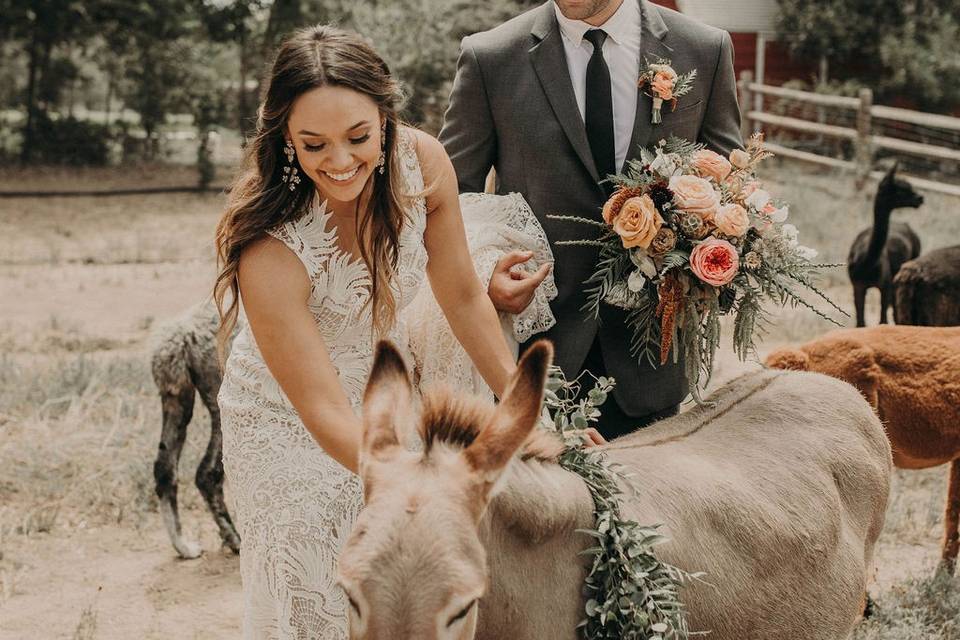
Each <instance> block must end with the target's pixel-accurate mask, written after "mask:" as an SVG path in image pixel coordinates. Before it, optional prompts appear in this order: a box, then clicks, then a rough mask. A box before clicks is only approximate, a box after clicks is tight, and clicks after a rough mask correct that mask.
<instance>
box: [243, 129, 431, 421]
mask: <svg viewBox="0 0 960 640" xmlns="http://www.w3.org/2000/svg"><path fill="white" fill-rule="evenodd" d="M399 157H400V161H401V169H402V171H403V176H404V182H405V186H406V189H407V193H410V194H419V193H421V192H422V191H423V187H424V184H423V176H422V174H421V172H420V164H419V162H418V160H417V156H416V150H415V149H414V147H413V141H412V140H410V139H409V138H406V137H401V144H400V147H399ZM406 213H407V217H406V220H405V221H404V224H403V228H402V230H401V234H400V251H399V260H398V265H397V274H396V276H395V277H394V279H393V282H392V283H391V286H392V289H393V296H394V300H395V301H396V305H397V317H398V322H397V323H396V326H395V327H394V328H393V330H392V331H391V333H390V335H389V336H384V337H388V338H390V339H392V340H393V341H394V342H395V343H396V344H397V345H400V346H401V348H403V347H404V346H405V345H406V343H407V327H406V322H405V320H404V315H403V310H404V308H405V307H406V306H407V305H408V304H410V302H411V301H412V300H413V299H414V298H415V297H416V295H417V292H418V291H419V290H420V287H421V286H422V285H423V284H424V283H423V281H424V276H425V273H426V264H427V252H426V248H425V247H424V244H423V232H424V230H425V228H426V203H425V201H424V198H423V197H422V196H418V197H415V198H413V201H412V203H411V206H410V208H409V210H408V211H407V212H406ZM331 216H332V214H331V212H330V211H327V210H326V207H325V203H320V202H318V203H316V204H315V205H314V206H313V207H312V208H311V209H310V210H309V211H307V212H306V213H305V214H304V215H303V216H302V217H300V218H299V219H297V220H293V221H291V222H287V223H286V224H283V225H280V226H278V227H275V228H274V229H271V230H270V231H269V233H270V235H271V236H273V237H275V238H277V239H278V240H280V241H282V242H283V243H284V244H285V245H287V247H289V248H290V250H291V251H293V252H294V253H295V254H296V256H297V257H298V258H299V259H300V261H301V262H302V263H303V266H304V268H305V269H306V271H307V275H308V276H309V278H310V288H311V290H310V298H309V301H308V306H309V308H310V311H311V312H312V313H313V317H314V318H315V319H316V322H317V328H318V329H319V330H320V333H321V334H322V335H323V339H324V342H325V343H326V345H327V348H328V349H329V351H330V359H331V361H332V362H333V366H334V367H335V368H336V369H337V373H338V374H339V377H340V381H341V383H342V384H343V388H344V390H345V391H346V393H347V396H348V397H349V398H350V401H351V403H352V404H353V405H354V408H357V407H358V406H359V403H360V399H361V397H362V395H363V388H364V385H365V383H366V379H367V374H368V373H369V366H370V364H371V361H372V355H373V349H374V347H375V342H376V338H375V337H374V335H373V315H372V309H371V305H369V304H367V300H368V298H369V292H370V286H371V283H370V274H369V272H368V271H367V268H366V265H365V264H364V263H363V261H361V260H358V259H356V258H354V257H353V256H351V255H349V254H347V253H345V252H344V251H343V250H341V249H340V247H339V245H338V243H337V231H336V227H335V226H334V225H332V224H331V221H330V218H331ZM230 359H231V360H232V361H233V362H232V364H233V366H232V367H228V372H227V373H228V375H233V376H236V377H237V378H238V380H237V382H238V383H239V384H240V386H242V387H244V388H246V389H247V390H248V391H253V392H256V393H259V394H262V395H263V396H265V397H267V398H269V399H271V400H273V401H274V402H276V403H278V404H282V405H285V406H287V407H289V406H290V403H289V400H288V399H287V398H286V396H285V395H284V393H283V391H282V390H281V389H280V387H279V385H278V384H277V382H276V380H275V379H274V378H273V376H271V375H270V373H269V371H268V370H267V368H266V364H265V363H264V362H263V358H262V356H261V355H260V353H259V350H258V349H257V346H256V343H255V341H254V339H253V335H252V333H251V332H250V328H249V326H248V325H247V324H246V322H243V321H241V328H240V333H239V335H238V336H237V339H236V341H235V342H234V346H233V349H232V353H231V356H230Z"/></svg>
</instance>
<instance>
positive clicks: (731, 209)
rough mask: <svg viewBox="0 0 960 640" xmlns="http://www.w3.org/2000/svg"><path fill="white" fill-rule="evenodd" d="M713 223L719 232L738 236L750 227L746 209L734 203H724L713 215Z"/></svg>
mask: <svg viewBox="0 0 960 640" xmlns="http://www.w3.org/2000/svg"><path fill="white" fill-rule="evenodd" d="M713 224H715V225H716V226H717V230H718V231H720V233H722V234H724V235H726V236H731V237H734V238H739V237H740V236H742V235H744V234H745V233H746V232H747V229H749V228H750V216H749V214H747V210H746V209H744V208H743V207H741V206H740V205H738V204H736V203H731V204H725V205H723V206H722V207H720V209H719V210H718V211H717V214H716V215H715V216H714V217H713Z"/></svg>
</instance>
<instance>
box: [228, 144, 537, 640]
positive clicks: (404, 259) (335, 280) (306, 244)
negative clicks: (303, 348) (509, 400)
mask: <svg viewBox="0 0 960 640" xmlns="http://www.w3.org/2000/svg"><path fill="white" fill-rule="evenodd" d="M400 160H401V162H400V167H401V171H402V176H403V182H404V186H405V188H406V190H407V192H408V193H410V194H421V193H422V192H423V186H424V185H423V176H422V174H421V171H420V165H419V162H418V161H417V156H416V151H415V149H414V147H413V141H412V140H411V139H409V138H403V139H402V142H401V145H400ZM461 205H462V209H463V214H464V223H465V227H466V230H467V236H468V241H469V245H470V252H471V257H472V258H473V261H474V266H475V268H476V270H477V272H478V274H480V276H481V279H482V280H483V281H484V282H486V281H488V280H489V277H490V273H491V272H492V270H493V265H494V264H495V263H496V262H497V260H498V259H499V258H500V256H502V255H503V254H504V253H506V252H508V251H510V250H513V249H530V250H532V251H534V252H535V254H536V257H535V259H534V260H533V261H532V262H534V263H535V264H534V265H533V267H534V268H535V266H536V265H538V264H540V263H541V262H542V261H544V260H551V259H552V256H551V255H550V249H549V246H548V245H547V243H546V237H545V236H544V235H543V230H542V229H541V228H540V226H539V225H538V224H537V222H536V218H535V217H534V216H533V213H532V212H531V211H530V210H529V208H528V207H527V206H526V203H525V202H524V201H523V199H522V198H521V197H519V196H462V197H461ZM426 220H427V213H426V202H425V200H424V198H423V197H422V195H420V196H417V197H415V198H413V200H412V202H411V204H410V206H409V209H408V210H407V211H406V220H405V223H404V225H403V228H402V230H401V234H400V247H399V260H398V266H397V274H396V276H395V277H394V279H393V281H392V283H391V286H392V287H393V295H394V300H395V301H396V304H397V323H396V325H395V327H394V329H393V330H392V331H391V332H390V335H389V336H386V337H389V338H390V339H392V340H393V342H394V343H395V344H396V345H397V346H398V347H399V348H400V349H401V351H405V352H406V355H407V357H408V362H410V363H411V365H412V367H413V369H414V371H415V372H416V375H417V378H418V381H419V382H424V383H430V382H434V381H445V382H448V383H452V384H454V385H457V386H461V387H463V388H465V389H467V390H473V391H480V392H482V391H484V390H486V391H487V392H488V393H489V390H487V389H486V386H485V385H483V382H482V380H480V378H479V375H478V374H477V372H476V369H475V367H474V366H473V364H472V363H471V362H470V359H469V358H468V357H467V355H466V353H465V352H464V351H463V349H462V348H461V347H460V345H459V344H458V343H457V342H456V339H455V337H454V336H453V332H452V331H451V329H450V327H449V325H448V324H447V322H446V320H445V318H444V317H443V315H442V314H441V312H440V309H439V306H438V305H437V302H436V300H435V299H434V297H433V295H432V292H431V291H430V288H429V286H426V284H425V283H424V280H425V278H426V264H427V253H426V248H425V246H424V240H423V234H424V231H425V228H426ZM270 234H271V235H272V236H273V237H275V238H277V239H279V240H280V241H282V242H283V243H284V244H285V245H286V246H287V247H289V248H290V250H291V251H293V253H294V254H296V256H297V257H298V258H299V259H300V261H301V262H302V263H303V266H304V268H305V269H306V272H307V275H308V276H309V279H310V297H309V300H308V306H309V308H310V311H311V313H312V314H313V317H314V319H315V321H316V325H317V329H318V330H319V331H320V333H321V334H322V335H323V338H324V342H325V343H326V346H327V349H328V351H329V354H330V359H331V362H332V363H333V366H334V367H335V368H336V370H337V373H338V377H339V380H340V383H341V384H342V386H343V389H344V390H345V391H346V393H347V396H348V397H349V399H350V401H351V403H352V404H353V406H354V409H356V410H359V408H360V403H361V400H362V396H363V389H364V386H365V383H366V379H367V376H368V374H369V371H370V367H371V366H372V364H373V351H374V347H375V338H374V336H373V329H372V324H373V317H372V312H371V309H370V307H369V305H368V304H367V300H368V298H369V290H370V275H369V273H368V272H367V269H366V267H365V265H364V264H363V263H362V262H361V261H358V260H356V259H354V258H353V257H352V256H350V255H348V254H346V253H345V252H344V251H343V250H341V249H340V247H339V245H338V243H337V234H336V229H335V227H334V226H333V225H332V224H331V214H330V212H328V211H327V210H326V209H325V207H324V206H323V204H321V203H318V204H317V205H316V206H314V207H313V208H311V209H310V210H309V211H308V212H306V213H305V214H304V215H303V216H302V217H300V218H299V219H297V220H295V221H292V222H288V223H286V224H283V225H281V226H279V227H277V228H275V229H272V230H271V231H270ZM555 294H556V288H555V287H554V285H553V280H552V278H550V279H548V280H547V282H546V283H545V285H544V286H543V287H542V290H541V291H540V292H538V293H537V298H536V299H535V301H534V303H533V304H531V305H530V307H529V308H528V309H527V310H526V311H525V312H524V313H523V314H520V315H519V316H517V317H516V318H508V319H505V320H504V321H505V323H510V324H512V326H511V327H509V329H508V334H509V335H510V337H511V338H515V339H516V340H525V339H526V338H527V337H529V336H530V334H531V333H532V332H535V331H540V330H544V329H546V328H548V327H549V326H550V325H551V324H552V323H553V316H552V314H551V313H550V308H549V304H548V299H549V298H550V297H552V296H553V295H555ZM411 350H413V351H415V352H416V353H415V354H411V353H410V351H411ZM414 356H415V357H414ZM219 400H220V410H221V422H222V429H223V462H224V471H225V473H226V478H227V482H228V488H229V492H230V495H231V497H232V498H233V499H232V501H231V502H232V503H233V511H234V514H235V515H236V519H237V524H238V529H239V533H240V537H241V551H240V570H241V576H242V578H243V594H244V595H243V597H244V624H243V627H244V638H246V639H248V640H250V639H254V640H281V639H282V640H288V639H293V638H296V639H298V640H299V639H301V638H302V639H305V640H306V639H320V640H345V639H346V638H347V604H346V601H345V598H344V597H343V593H342V590H341V589H340V588H339V587H338V586H337V585H336V567H337V557H338V555H339V551H340V548H341V547H342V545H343V543H344V541H345V539H346V537H347V536H348V535H349V533H350V530H351V528H352V527H353V524H354V522H355V521H356V518H357V516H358V514H359V511H360V507H361V502H362V495H363V493H362V488H361V486H360V480H359V478H358V477H357V476H355V475H354V474H352V473H350V472H349V471H347V470H346V469H345V468H344V467H343V466H341V465H340V464H339V463H338V462H336V461H335V460H333V458H331V457H330V456H328V455H327V454H326V452H325V451H324V450H323V449H322V448H321V447H320V446H318V444H317V442H316V441H315V440H314V438H313V436H312V435H311V434H310V433H309V432H308V430H307V429H306V427H305V426H304V425H303V423H302V422H301V421H300V419H299V416H298V415H297V413H296V411H295V410H294V408H293V407H292V406H291V404H290V401H289V400H288V399H287V397H286V395H285V394H284V393H283V391H282V390H281V389H280V386H279V385H278V383H277V382H276V380H275V379H274V378H273V376H272V375H271V374H270V372H269V370H268V369H267V366H266V364H265V363H264V361H263V358H262V356H261V354H260V352H259V350H258V348H257V345H256V342H255V340H254V337H253V335H252V333H251V331H250V328H249V326H248V324H247V323H246V321H245V320H244V319H242V318H241V322H240V331H239V334H238V336H237V338H236V340H235V341H234V344H233V348H232V350H231V353H230V358H229V360H228V361H227V366H226V371H225V375H224V380H223V385H222V386H221V388H220V397H219Z"/></svg>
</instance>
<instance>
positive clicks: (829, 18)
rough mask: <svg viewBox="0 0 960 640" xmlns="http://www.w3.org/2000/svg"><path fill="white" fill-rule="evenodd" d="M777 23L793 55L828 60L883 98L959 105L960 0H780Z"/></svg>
mask: <svg viewBox="0 0 960 640" xmlns="http://www.w3.org/2000/svg"><path fill="white" fill-rule="evenodd" d="M778 3H779V5H780V22H779V27H778V30H779V32H780V36H781V38H782V39H783V40H784V41H786V42H787V44H788V45H789V47H790V51H791V53H792V55H794V56H795V57H797V58H799V59H804V60H819V59H820V58H821V57H824V58H826V59H827V61H828V62H829V67H830V69H831V74H832V75H834V76H836V79H840V80H859V81H860V82H861V83H862V84H864V85H867V86H870V87H871V88H873V89H874V90H875V91H876V92H877V93H878V98H880V99H883V98H884V97H888V96H892V95H900V96H904V95H905V96H908V97H909V98H910V99H911V100H912V101H913V102H914V103H915V104H916V105H917V106H918V107H919V108H923V109H931V110H946V111H951V110H954V109H956V108H957V106H958V104H960V48H958V47H957V42H958V37H960V0H778Z"/></svg>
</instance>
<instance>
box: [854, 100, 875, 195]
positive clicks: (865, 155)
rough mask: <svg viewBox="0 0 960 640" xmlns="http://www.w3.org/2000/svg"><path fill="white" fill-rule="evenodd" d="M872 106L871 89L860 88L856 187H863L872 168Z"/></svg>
mask: <svg viewBox="0 0 960 640" xmlns="http://www.w3.org/2000/svg"><path fill="white" fill-rule="evenodd" d="M872 107H873V91H871V90H870V89H866V88H864V89H860V108H859V109H858V110H857V142H856V154H857V158H856V162H857V179H856V185H857V189H863V187H864V186H866V184H867V179H868V178H869V177H870V170H871V169H872V168H873V139H872V129H873V116H872V115H871V113H870V110H871V108H872Z"/></svg>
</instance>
